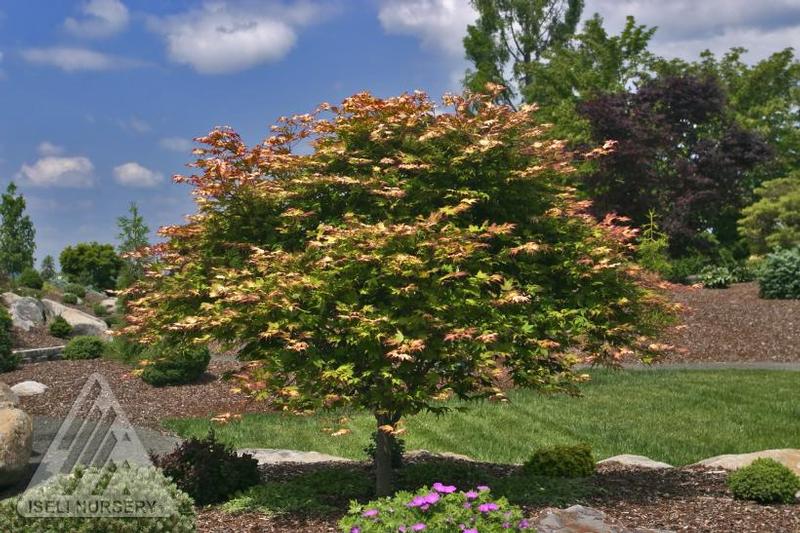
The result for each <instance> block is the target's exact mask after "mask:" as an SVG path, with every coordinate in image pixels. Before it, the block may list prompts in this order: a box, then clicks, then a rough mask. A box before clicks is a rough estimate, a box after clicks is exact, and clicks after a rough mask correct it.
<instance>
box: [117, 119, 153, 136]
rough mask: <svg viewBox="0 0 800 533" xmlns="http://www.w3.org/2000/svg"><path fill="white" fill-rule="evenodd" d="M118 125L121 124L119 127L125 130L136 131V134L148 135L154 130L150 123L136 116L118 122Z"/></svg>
mask: <svg viewBox="0 0 800 533" xmlns="http://www.w3.org/2000/svg"><path fill="white" fill-rule="evenodd" d="M117 124H119V127H120V128H122V129H123V130H127V131H134V132H136V133H147V132H148V131H150V130H152V129H153V127H152V126H150V123H149V122H147V121H146V120H144V119H141V118H139V117H136V116H133V117H131V118H129V119H127V120H121V119H120V120H117Z"/></svg>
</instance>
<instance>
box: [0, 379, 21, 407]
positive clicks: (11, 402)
mask: <svg viewBox="0 0 800 533" xmlns="http://www.w3.org/2000/svg"><path fill="white" fill-rule="evenodd" d="M17 405H19V397H18V396H17V394H16V393H15V392H14V391H13V390H11V387H9V386H8V384H6V383H3V382H2V381H0V409H2V408H4V407H16V406H17Z"/></svg>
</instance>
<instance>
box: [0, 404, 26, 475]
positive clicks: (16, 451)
mask: <svg viewBox="0 0 800 533" xmlns="http://www.w3.org/2000/svg"><path fill="white" fill-rule="evenodd" d="M32 450H33V421H32V420H31V417H30V416H29V415H28V414H27V413H25V412H24V411H22V410H20V409H16V408H13V407H6V408H0V487H8V486H11V485H14V484H15V483H16V482H17V481H19V480H20V478H21V477H22V476H23V475H24V474H25V471H26V470H27V468H28V461H29V460H30V458H31V452H32Z"/></svg>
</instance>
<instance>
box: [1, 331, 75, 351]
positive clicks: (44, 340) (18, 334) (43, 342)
mask: <svg viewBox="0 0 800 533" xmlns="http://www.w3.org/2000/svg"><path fill="white" fill-rule="evenodd" d="M11 342H12V345H13V346H14V349H15V350H16V349H22V350H24V349H26V348H49V347H50V346H63V345H65V344H66V343H67V340H66V339H59V338H58V337H54V336H53V335H50V331H49V330H48V329H47V326H34V327H32V328H31V329H30V330H28V331H25V330H24V329H22V328H17V327H14V328H12V329H11Z"/></svg>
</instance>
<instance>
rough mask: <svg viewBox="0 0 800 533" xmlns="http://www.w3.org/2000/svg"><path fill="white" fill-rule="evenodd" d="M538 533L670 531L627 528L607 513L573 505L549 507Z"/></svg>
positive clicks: (649, 532)
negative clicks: (559, 507)
mask: <svg viewBox="0 0 800 533" xmlns="http://www.w3.org/2000/svg"><path fill="white" fill-rule="evenodd" d="M536 531H537V533H669V532H667V531H665V530H658V529H643V528H627V527H625V526H623V525H621V524H619V523H618V522H616V521H614V520H610V519H609V518H607V517H606V515H605V513H603V512H602V511H598V510H597V509H592V508H591V507H584V506H583V505H573V506H572V507H568V508H567V509H549V510H548V511H547V512H546V513H545V514H544V515H543V516H542V518H541V519H540V520H539V523H538V524H536Z"/></svg>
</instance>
